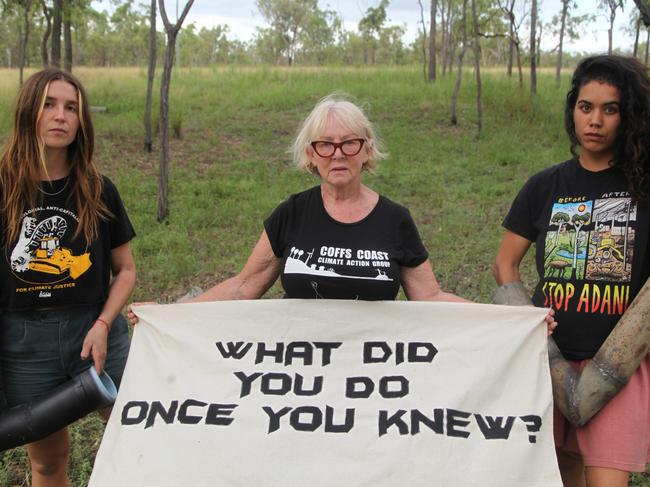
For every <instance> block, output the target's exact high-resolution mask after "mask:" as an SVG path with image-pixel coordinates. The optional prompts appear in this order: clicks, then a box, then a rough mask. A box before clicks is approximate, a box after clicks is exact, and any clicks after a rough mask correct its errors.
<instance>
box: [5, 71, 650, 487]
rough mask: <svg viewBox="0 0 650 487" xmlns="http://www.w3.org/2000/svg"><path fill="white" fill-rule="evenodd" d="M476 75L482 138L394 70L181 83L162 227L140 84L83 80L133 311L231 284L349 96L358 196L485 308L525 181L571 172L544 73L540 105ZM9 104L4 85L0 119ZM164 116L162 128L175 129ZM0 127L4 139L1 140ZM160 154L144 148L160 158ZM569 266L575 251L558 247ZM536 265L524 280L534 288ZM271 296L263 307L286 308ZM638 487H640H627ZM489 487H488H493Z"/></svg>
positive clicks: (276, 292)
mask: <svg viewBox="0 0 650 487" xmlns="http://www.w3.org/2000/svg"><path fill="white" fill-rule="evenodd" d="M503 71H504V69H500V70H496V69H493V70H486V72H485V73H484V103H485V114H484V116H485V120H484V132H483V134H482V136H481V137H480V138H479V139H477V138H476V109H475V96H476V90H475V87H474V85H473V84H472V81H471V80H472V77H471V73H469V72H467V73H465V76H464V80H465V82H464V83H465V84H464V85H463V87H462V90H461V94H460V98H459V106H458V114H459V124H458V126H455V127H453V126H451V125H450V123H449V106H450V97H451V93H452V90H453V83H454V81H455V78H453V77H450V76H447V77H440V78H439V79H438V81H437V82H436V83H424V82H423V81H422V73H421V69H420V67H419V66H412V67H389V68H369V67H363V68H349V67H348V68H336V69H334V68H329V69H318V68H308V69H307V68H292V69H288V68H269V67H257V68H252V67H236V66H228V67H220V68H191V69H187V68H185V69H176V70H175V72H174V82H173V84H172V87H171V96H170V104H171V110H172V114H176V113H178V114H180V116H181V123H182V131H183V138H182V139H172V141H171V164H170V170H171V172H170V187H169V190H170V218H169V221H168V223H165V224H159V223H157V222H156V197H157V167H158V153H157V149H158V148H157V147H155V148H154V150H155V151H154V153H153V154H146V153H144V152H142V149H141V148H142V139H143V128H142V113H143V109H144V95H145V86H146V72H145V70H142V69H138V68H132V69H126V68H122V69H110V70H106V69H78V70H76V74H77V75H78V76H79V77H80V78H81V80H82V81H83V83H84V84H85V85H86V87H87V88H88V91H89V95H90V98H91V103H92V104H94V105H105V106H107V107H108V112H107V113H101V114H96V115H95V116H94V122H95V126H96V133H97V146H96V147H97V155H96V159H97V162H98V164H99V166H100V169H101V171H102V172H103V173H105V174H106V175H108V176H109V177H110V178H111V179H113V181H114V182H115V183H116V185H117V187H118V188H119V190H120V192H121V195H122V197H123V199H124V202H125V205H126V208H127V210H128V212H129V215H130V217H131V219H132V221H133V224H134V226H135V228H136V231H137V233H138V236H137V237H136V238H135V240H134V241H133V250H134V255H135V258H136V264H137V269H138V284H137V287H136V290H135V293H134V296H133V300H136V301H142V300H150V299H158V300H160V301H170V300H173V299H175V298H176V297H178V296H181V295H183V294H184V293H185V292H186V291H187V290H188V289H189V288H190V287H191V286H196V285H198V286H202V287H204V288H206V287H208V286H210V285H212V284H214V283H215V282H217V281H219V280H221V279H223V278H225V277H229V276H232V275H234V274H235V273H237V272H238V271H239V270H240V269H241V267H242V266H243V264H244V263H245V261H246V259H247V257H248V255H249V253H250V250H251V249H252V247H253V245H254V244H255V242H256V240H257V239H258V237H259V235H260V233H261V231H262V222H263V220H264V218H266V217H267V216H268V215H269V214H270V212H271V211H272V210H273V208H275V206H276V205H277V204H278V203H280V202H281V201H283V200H284V199H286V198H287V196H288V195H289V194H291V193H295V192H298V191H301V190H303V189H306V188H308V187H310V186H312V185H316V184H318V180H317V179H315V178H314V177H312V176H310V175H308V174H306V173H303V172H299V171H297V170H295V169H293V168H291V167H290V156H289V155H288V154H287V152H286V151H287V149H288V147H289V145H290V144H291V142H292V139H293V137H294V135H295V131H296V129H297V128H298V125H299V123H300V122H301V121H302V119H303V118H304V117H305V116H306V115H307V114H308V112H309V111H310V110H311V108H312V107H313V106H314V104H315V103H316V102H317V100H318V99H320V98H321V97H322V96H324V95H326V94H328V93H330V92H332V91H335V90H343V91H346V92H349V93H350V94H352V95H353V96H354V97H356V98H357V99H358V100H359V101H360V102H362V103H363V104H364V105H365V108H366V111H367V113H368V115H369V117H370V119H371V120H372V121H373V122H374V123H375V125H376V127H377V129H378V132H379V134H380V136H381V138H382V139H383V140H384V141H385V144H386V147H387V150H388V152H389V153H390V157H389V158H388V159H387V160H386V161H383V162H382V164H381V165H380V167H379V168H378V171H377V174H376V175H369V174H368V175H365V176H364V182H365V183H366V184H367V185H369V186H370V187H372V188H373V189H375V190H377V191H378V192H380V193H382V194H385V195H386V196H388V197H389V198H392V199H393V200H395V201H398V202H400V203H402V204H404V205H406V206H407V207H409V209H410V210H411V213H412V215H413V217H414V219H415V222H416V223H417V225H418V229H419V231H420V233H421V235H422V238H423V241H424V243H425V245H426V247H427V249H428V250H429V252H430V254H431V262H432V264H433V267H434V270H435V272H436V275H437V277H438V279H439V281H440V282H441V284H442V285H443V287H444V288H445V289H448V290H450V291H454V292H456V293H458V294H459V295H461V296H465V297H467V298H469V299H472V300H475V301H479V302H487V301H488V300H489V299H490V295H491V292H492V290H493V288H494V281H493V278H492V275H491V270H490V268H491V264H492V260H493V258H494V255H495V252H496V249H497V246H498V242H499V239H500V237H501V234H502V229H501V228H500V222H501V220H502V219H503V217H504V215H505V214H506V212H507V211H508V208H509V206H510V204H511V202H512V200H513V198H514V196H515V194H516V193H517V191H518V190H519V188H520V187H521V186H522V184H523V183H524V182H525V181H526V179H527V178H528V177H529V176H530V175H532V174H533V173H535V172H536V171H538V170H540V169H542V168H544V167H548V166H549V165H551V164H554V163H557V162H560V161H562V160H564V159H566V158H568V157H570V154H569V144H568V141H567V140H566V136H565V135H564V131H563V120H562V113H563V112H562V104H563V99H564V89H556V88H555V82H554V78H553V77H552V75H551V74H544V73H541V74H540V77H539V80H538V81H539V84H538V95H537V97H535V98H532V97H531V95H530V94H529V93H528V90H525V89H524V90H520V89H519V88H518V86H517V82H516V80H514V79H510V78H508V77H506V76H504V75H503ZM16 88H17V75H16V73H15V72H14V71H7V70H0V110H2V113H5V114H6V113H8V110H6V109H5V108H6V107H9V106H10V105H11V103H12V101H13V97H14V93H15V91H16ZM173 117H174V115H173V116H172V118H173ZM7 118H8V117H6V116H5V117H1V118H0V139H4V138H5V137H6V135H7V133H8V130H9V125H8V124H9V121H8V120H7ZM155 143H156V141H154V144H155ZM568 250H569V251H570V252H572V251H573V247H572V246H570V247H568ZM531 254H532V252H529V255H527V256H526V259H525V261H524V264H523V268H522V274H523V278H524V281H525V283H526V284H527V286H528V287H529V289H530V288H532V286H533V284H534V282H535V281H536V278H535V276H536V273H535V269H534V263H533V259H532V255H531ZM281 295H282V291H281V289H280V288H279V287H278V286H277V285H276V286H275V287H273V288H272V289H271V291H270V292H269V293H268V294H267V297H271V298H273V297H280V296H281ZM74 428H75V432H73V439H74V440H73V441H74V444H73V453H72V460H71V467H70V474H71V478H72V483H71V485H72V486H73V487H81V486H84V485H86V483H87V479H88V475H89V472H90V467H91V465H92V463H93V459H94V455H95V452H96V450H97V446H98V442H99V438H100V435H101V422H99V420H97V419H96V418H94V417H92V418H87V419H86V420H84V421H81V422H78V423H77V424H76V425H74ZM27 471H28V466H27V462H26V459H25V456H24V453H23V450H15V451H11V452H8V453H6V454H5V455H4V456H3V457H2V458H1V459H0V485H3V486H5V485H7V486H11V487H13V486H18V485H27V482H25V475H26V474H25V472H27ZM632 482H633V483H632V485H635V486H637V487H650V481H648V479H643V478H642V477H641V476H635V477H634V479H633V481H632ZM488 484H489V482H486V485H488Z"/></svg>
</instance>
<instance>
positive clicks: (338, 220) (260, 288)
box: [129, 95, 463, 321]
mask: <svg viewBox="0 0 650 487" xmlns="http://www.w3.org/2000/svg"><path fill="white" fill-rule="evenodd" d="M384 157H386V155H385V153H384V152H383V151H382V149H381V143H380V141H379V140H378V139H377V137H376V136H375V132H374V130H373V127H372V124H371V123H370V121H369V120H368V118H367V117H366V115H365V114H364V112H363V111H362V110H361V108H359V107H358V106H357V105H355V104H354V103H352V102H350V101H348V100H347V99H345V98H344V97H342V96H339V95H330V96H327V97H325V98H323V99H322V100H321V101H320V102H319V103H318V104H317V105H316V107H315V108H314V109H313V110H312V112H311V113H310V115H309V116H308V117H307V119H306V120H305V121H304V122H303V124H302V127H301V128H300V131H299V133H298V136H297V138H296V140H295V142H294V144H293V158H294V162H295V163H296V165H297V166H298V167H299V168H302V169H305V170H307V171H308V172H310V173H312V174H314V175H315V176H317V177H318V178H320V184H319V185H317V186H315V187H313V188H311V189H308V190H307V191H304V192H302V193H298V194H294V195H292V196H290V197H289V199H288V200H286V201H285V202H284V203H282V204H281V205H280V206H278V207H277V208H276V209H275V211H274V212H273V213H272V214H271V216H270V217H269V218H268V219H267V220H266V221H265V222H264V230H263V231H262V235H261V236H260V239H259V241H258V242H257V244H256V245H255V248H254V249H253V252H252V254H251V255H250V257H249V259H248V261H247V262H246V264H245V266H244V268H243V269H242V271H241V272H240V273H239V274H238V275H237V276H235V277H233V278H231V279H228V280H226V281H224V282H221V283H219V284H217V285H216V286H214V287H213V288H211V289H209V290H208V291H206V292H205V293H203V294H201V295H200V296H197V297H196V298H194V299H193V301H213V300H226V299H256V298H260V297H261V296H262V295H263V294H264V293H265V292H266V291H267V290H268V289H269V288H270V287H271V286H272V285H273V283H274V282H275V281H276V279H277V278H278V276H280V278H281V281H282V286H283V288H284V291H285V293H286V297H288V298H312V299H319V298H325V299H362V300H393V299H395V297H396V296H397V293H398V291H399V288H400V285H401V286H402V287H403V288H404V292H405V294H406V296H407V297H408V298H409V299H412V300H441V301H463V300H462V299H461V298H459V297H457V296H455V295H453V294H450V293H447V292H444V291H443V290H442V289H441V288H440V285H439V284H438V281H437V280H436V278H435V276H434V274H433V271H432V269H431V264H430V263H429V261H428V253H427V251H426V249H425V248H424V246H423V245H422V241H421V240H420V236H419V234H418V230H417V228H416V227H415V223H414V222H413V219H412V218H411V215H410V214H409V211H408V210H407V209H406V208H404V207H403V206H400V205H398V204H397V203H394V202H392V201H391V200H389V199H388V198H386V197H384V196H381V195H379V194H377V193H376V192H375V191H373V190H372V189H370V188H369V187H367V186H366V185H364V184H363V183H362V182H361V176H362V174H363V172H364V171H366V170H369V171H371V170H373V169H374V168H375V166H376V164H377V161H379V160H380V159H383V158H384ZM129 317H130V318H131V319H132V321H136V318H135V316H134V315H133V314H132V313H130V315H129Z"/></svg>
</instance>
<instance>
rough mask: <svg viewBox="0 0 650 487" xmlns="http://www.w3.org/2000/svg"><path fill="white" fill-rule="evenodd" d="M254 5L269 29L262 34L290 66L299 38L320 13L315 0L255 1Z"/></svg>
mask: <svg viewBox="0 0 650 487" xmlns="http://www.w3.org/2000/svg"><path fill="white" fill-rule="evenodd" d="M255 4H256V5H257V9H258V10H259V11H260V13H261V14H262V16H263V17H264V18H265V19H266V21H267V22H268V23H269V25H270V27H269V29H267V30H264V31H260V32H263V35H265V37H266V38H267V39H268V40H270V41H272V42H273V43H274V45H275V46H276V47H277V49H278V52H279V53H281V54H282V55H284V56H286V59H287V64H288V65H289V66H292V65H293V63H294V59H295V54H296V50H297V49H298V46H299V44H300V42H301V37H302V35H303V33H304V31H305V29H306V27H307V26H308V25H309V20H310V17H311V16H312V15H314V14H315V13H316V12H320V9H319V8H318V1H317V0H256V1H255Z"/></svg>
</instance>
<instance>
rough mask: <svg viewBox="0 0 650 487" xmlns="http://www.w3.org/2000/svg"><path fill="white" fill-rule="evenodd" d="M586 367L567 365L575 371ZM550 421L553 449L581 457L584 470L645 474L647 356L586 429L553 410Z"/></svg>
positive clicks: (649, 403) (649, 435) (648, 458)
mask: <svg viewBox="0 0 650 487" xmlns="http://www.w3.org/2000/svg"><path fill="white" fill-rule="evenodd" d="M588 363H589V360H583V361H581V362H571V364H572V365H573V366H574V367H575V368H576V369H577V370H582V369H583V368H584V367H585V366H586V365H587V364H588ZM553 420H554V421H553V426H554V431H553V432H554V435H555V446H556V447H557V448H561V449H563V450H567V451H570V452H574V453H578V454H579V455H581V456H582V460H583V462H584V464H585V466H586V467H603V468H613V469H616V470H624V471H626V472H645V467H646V463H650V354H648V355H647V356H646V358H645V360H644V361H643V362H641V365H640V366H639V368H638V369H637V371H636V372H635V373H634V374H633V375H632V377H631V378H630V381H629V382H628V383H627V385H626V386H625V387H624V388H623V389H621V391H620V392H619V393H618V394H617V395H616V396H614V398H612V400H610V401H609V403H607V404H606V405H605V406H604V407H603V408H602V409H601V410H600V411H599V412H598V413H597V414H596V415H595V416H594V417H593V418H591V420H590V421H589V422H587V424H586V425H584V426H583V427H581V428H576V427H575V426H572V425H571V424H570V423H569V422H568V421H567V420H566V419H565V418H564V416H563V415H562V413H561V412H560V411H559V410H558V409H557V408H556V409H555V413H554V418H553Z"/></svg>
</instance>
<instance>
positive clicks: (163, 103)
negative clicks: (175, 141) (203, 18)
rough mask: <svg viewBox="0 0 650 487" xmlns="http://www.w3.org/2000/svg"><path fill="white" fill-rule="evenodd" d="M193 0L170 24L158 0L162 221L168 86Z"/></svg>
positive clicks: (161, 214)
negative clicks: (162, 41)
mask: <svg viewBox="0 0 650 487" xmlns="http://www.w3.org/2000/svg"><path fill="white" fill-rule="evenodd" d="M193 3H194V0H188V2H187V3H186V4H185V7H184V8H183V11H182V13H181V15H180V17H179V18H178V20H177V21H176V23H175V24H172V23H171V22H170V21H169V18H168V17H167V11H166V10H165V0H158V7H159V9H160V17H161V18H162V21H163V25H164V26H165V33H166V35H167V49H166V52H165V66H164V68H163V73H162V80H161V82H160V174H159V179H158V221H159V222H162V221H163V220H164V219H165V218H167V215H168V214H169V207H168V198H167V192H168V187H169V184H168V182H169V86H170V84H171V78H172V68H173V67H174V53H175V51H176V37H177V36H178V32H179V31H180V30H181V27H182V25H183V22H184V21H185V17H187V14H188V13H189V11H190V8H191V7H192V4H193Z"/></svg>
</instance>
